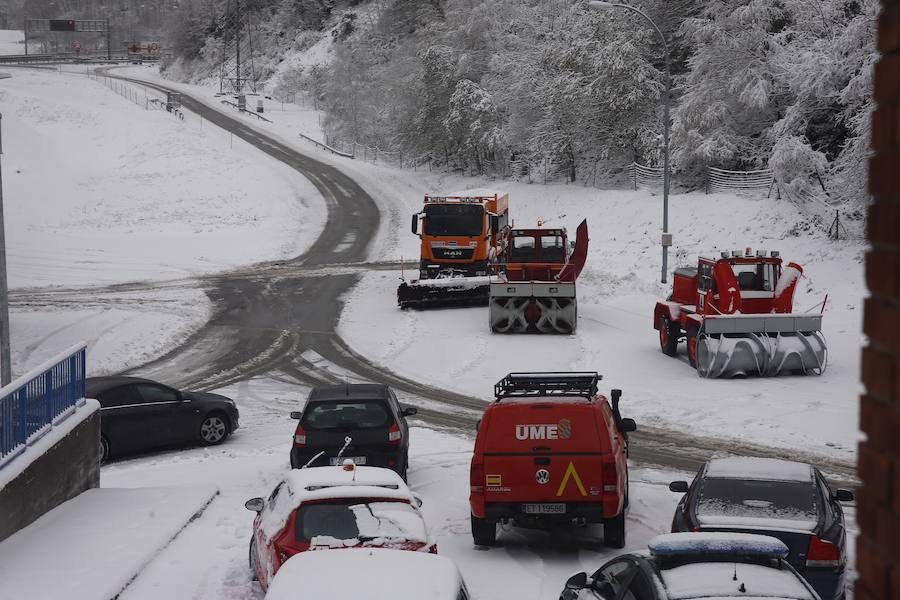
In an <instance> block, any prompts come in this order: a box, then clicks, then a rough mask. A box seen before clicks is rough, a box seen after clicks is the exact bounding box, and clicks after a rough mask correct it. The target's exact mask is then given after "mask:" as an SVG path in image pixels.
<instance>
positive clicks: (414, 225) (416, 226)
mask: <svg viewBox="0 0 900 600" xmlns="http://www.w3.org/2000/svg"><path fill="white" fill-rule="evenodd" d="M411 228H412V232H413V235H419V214H418V213H416V214H414V215H413V216H412V227H411Z"/></svg>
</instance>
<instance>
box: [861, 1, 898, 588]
mask: <svg viewBox="0 0 900 600" xmlns="http://www.w3.org/2000/svg"><path fill="white" fill-rule="evenodd" d="M882 4H883V6H884V11H883V13H882V15H881V18H880V20H879V24H878V29H879V31H878V50H879V52H881V53H882V57H881V59H880V60H879V62H878V64H877V66H876V67H875V101H876V103H877V109H876V111H875V115H874V117H873V122H872V147H873V149H874V151H875V156H874V157H873V158H872V161H871V163H870V173H869V191H870V192H871V193H872V195H873V197H874V199H875V202H874V203H873V204H872V206H871V208H870V209H869V221H868V222H869V240H870V242H871V245H872V249H871V251H870V252H869V254H868V256H867V257H866V281H867V283H868V286H869V292H870V295H871V298H870V299H869V300H868V301H867V302H866V307H865V319H864V324H863V329H864V330H865V332H866V334H867V335H868V336H869V346H868V347H867V348H864V349H863V356H862V377H863V383H864V384H865V386H866V393H865V395H864V396H863V397H862V399H861V402H860V427H861V428H862V430H863V431H864V432H865V433H866V435H867V437H868V440H867V441H866V442H863V443H861V444H860V446H859V476H860V478H861V479H862V481H863V485H862V488H861V489H860V490H859V494H858V498H857V519H858V521H859V526H860V529H861V532H862V533H861V535H860V536H859V538H858V539H857V545H856V547H857V569H858V571H859V576H860V578H859V580H858V581H857V583H856V598H858V599H859V600H882V599H895V600H896V599H900V0H882Z"/></svg>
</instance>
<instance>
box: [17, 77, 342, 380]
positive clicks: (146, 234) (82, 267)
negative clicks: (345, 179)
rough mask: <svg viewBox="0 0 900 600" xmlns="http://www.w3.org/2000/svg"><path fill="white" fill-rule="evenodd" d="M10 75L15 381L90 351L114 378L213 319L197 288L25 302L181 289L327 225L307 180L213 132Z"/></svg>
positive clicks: (111, 98) (60, 84)
mask: <svg viewBox="0 0 900 600" xmlns="http://www.w3.org/2000/svg"><path fill="white" fill-rule="evenodd" d="M12 75H13V76H12V77H11V78H9V79H4V80H2V82H0V112H2V113H3V115H4V119H3V126H4V131H3V134H4V139H3V142H4V144H3V150H4V156H3V167H4V178H3V184H4V204H5V207H4V208H5V216H6V231H7V252H8V254H7V256H8V261H9V281H10V287H11V289H12V290H13V311H14V312H13V316H12V327H11V330H12V346H13V348H14V349H15V350H16V352H15V354H14V356H13V360H14V371H15V372H20V371H21V370H23V369H26V368H28V367H30V366H32V365H34V364H35V361H39V360H40V358H42V357H44V356H46V355H47V354H53V353H54V352H55V349H56V348H58V347H60V346H64V345H66V344H68V343H69V341H70V340H72V339H84V338H87V339H88V341H89V344H90V347H89V353H90V356H91V361H90V370H91V372H92V373H100V372H110V371H117V370H121V369H123V368H125V367H127V366H134V365H136V364H140V363H141V362H143V361H145V360H147V359H149V358H152V357H153V356H155V355H158V354H160V353H162V352H164V351H165V350H167V349H170V348H171V347H172V346H174V345H176V344H177V343H178V342H180V341H181V340H183V339H184V338H185V337H186V336H187V335H189V334H190V333H191V332H192V331H193V330H195V329H196V328H197V327H199V326H200V325H202V324H203V323H204V322H205V321H206V319H207V317H208V315H209V302H208V300H207V299H206V296H205V294H203V293H202V292H201V291H199V290H197V289H193V288H192V287H190V286H171V287H168V288H166V289H161V290H157V291H154V292H152V293H142V294H127V293H120V294H116V293H110V292H104V293H102V294H101V293H97V292H85V293H84V294H81V295H78V294H76V295H74V296H71V297H68V298H67V300H69V302H67V303H61V302H52V303H51V302H46V301H35V300H34V296H35V294H34V293H33V291H34V290H33V288H39V287H40V288H43V287H46V286H65V287H71V288H79V287H87V286H98V285H110V284H116V283H121V282H125V281H147V280H163V279H176V278H188V277H191V276H195V275H199V274H203V273H210V272H217V271H222V270H225V269H228V268H231V267H235V266H239V265H245V264H249V263H253V262H256V261H260V260H266V259H276V258H284V257H289V256H295V255H296V254H299V253H300V252H302V251H303V250H304V249H305V248H306V247H308V246H309V245H310V244H311V243H312V242H313V241H314V240H315V238H316V236H317V234H318V231H319V230H320V229H321V226H322V224H323V223H324V219H325V214H326V213H325V207H324V202H323V201H322V200H321V198H320V197H319V195H318V193H317V192H316V190H315V188H314V187H313V186H312V185H311V184H310V183H309V182H308V180H306V179H305V178H304V177H302V176H300V175H299V174H298V173H296V171H294V170H293V169H290V168H289V167H287V166H285V165H282V164H280V163H277V162H275V161H272V160H271V159H269V158H268V157H265V156H264V155H263V154H262V153H260V152H259V151H257V150H255V149H253V148H251V147H249V146H248V145H246V144H244V143H242V142H240V141H239V140H232V139H231V136H230V135H228V134H225V133H224V132H222V131H221V130H219V129H217V128H214V127H210V126H209V125H208V124H207V125H206V128H205V129H202V124H201V123H198V122H195V121H190V120H185V121H180V120H178V119H176V118H174V117H173V116H172V115H170V114H168V113H166V112H165V111H161V110H146V109H145V108H144V103H143V102H141V103H140V105H137V104H135V103H133V102H131V101H129V100H128V99H125V98H123V97H122V96H120V95H117V94H116V93H114V92H113V91H112V90H110V89H108V88H106V87H104V86H103V85H101V84H100V83H98V82H96V81H92V80H90V79H88V78H87V77H84V76H81V75H75V74H73V73H53V72H49V73H48V72H46V71H37V70H22V69H19V70H16V71H15V72H14V73H13V74H12ZM22 288H29V291H23V292H19V293H17V290H21V289H22ZM160 332H162V333H160ZM57 334H58V335H57Z"/></svg>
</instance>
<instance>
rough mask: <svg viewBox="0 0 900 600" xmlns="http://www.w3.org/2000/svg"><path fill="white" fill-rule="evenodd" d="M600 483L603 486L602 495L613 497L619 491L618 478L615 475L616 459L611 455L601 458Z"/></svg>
mask: <svg viewBox="0 0 900 600" xmlns="http://www.w3.org/2000/svg"><path fill="white" fill-rule="evenodd" d="M600 468H601V469H602V472H601V475H600V481H601V483H602V484H603V495H604V496H605V495H608V494H609V495H613V494H616V493H618V491H619V477H618V474H617V473H616V459H615V458H614V457H613V456H612V455H607V456H604V457H603V460H602V461H601V465H600Z"/></svg>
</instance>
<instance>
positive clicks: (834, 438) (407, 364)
mask: <svg viewBox="0 0 900 600" xmlns="http://www.w3.org/2000/svg"><path fill="white" fill-rule="evenodd" d="M125 72H126V73H128V74H129V75H134V76H142V77H148V78H155V77H158V76H156V75H154V73H153V72H152V71H151V70H150V69H147V68H131V69H126V70H125ZM183 89H185V90H191V91H192V92H194V93H198V94H199V95H201V96H202V97H204V98H205V99H206V100H207V101H208V102H209V103H210V104H211V105H216V104H218V102H217V100H216V98H215V97H214V92H215V90H213V89H211V88H204V87H200V86H187V85H184V86H183ZM248 102H249V103H250V105H251V106H254V105H255V103H254V102H253V101H252V100H248ZM266 104H267V106H269V107H270V108H269V109H267V110H268V112H267V113H266V116H267V117H268V118H269V119H271V120H273V121H274V123H271V124H268V123H261V122H257V121H256V120H255V119H253V118H252V117H250V116H246V117H245V119H246V120H247V122H248V123H249V124H252V125H253V126H255V127H256V128H258V129H259V130H260V131H264V132H266V133H267V134H270V135H274V136H277V137H279V138H280V139H281V140H283V141H285V142H287V143H292V144H293V145H294V146H295V147H297V148H298V149H300V150H301V151H305V152H308V153H310V154H314V155H316V156H317V157H319V158H321V159H322V160H325V161H328V162H331V163H333V164H335V165H337V166H339V167H340V168H342V169H343V170H344V171H345V172H347V173H348V174H350V175H351V176H352V177H354V178H355V179H356V180H357V181H359V182H360V184H361V185H363V186H364V187H365V188H366V189H367V191H369V192H370V193H371V194H372V196H373V197H374V198H375V199H376V201H378V202H379V204H380V208H381V209H382V212H383V214H384V215H385V219H384V220H383V226H382V228H381V231H380V232H379V236H378V238H377V240H376V243H375V244H374V245H373V250H372V254H371V258H372V259H373V260H399V259H401V258H402V259H403V260H404V261H408V263H409V264H410V266H411V267H413V268H414V267H415V265H416V262H417V260H418V253H419V248H418V243H419V239H418V238H417V237H416V236H414V235H412V234H411V233H410V232H409V224H408V223H409V215H411V214H412V213H414V212H418V211H419V210H420V209H421V198H422V195H423V194H425V193H429V192H430V193H441V192H449V191H457V190H462V189H467V188H474V187H492V186H496V187H498V188H500V189H503V190H506V191H508V192H509V193H510V215H511V217H512V218H513V219H514V220H515V222H516V223H517V224H519V225H523V226H534V224H535V223H536V222H537V220H538V219H544V220H546V221H547V222H548V225H550V226H559V225H562V226H567V227H568V228H569V230H570V231H573V230H574V228H575V226H576V225H577V224H578V223H579V222H580V220H581V219H582V218H587V220H588V225H589V228H590V236H591V246H590V253H589V258H588V262H587V266H586V268H585V271H584V273H583V274H582V276H581V278H580V279H579V282H578V296H579V329H578V332H577V334H576V335H574V336H564V337H555V336H543V337H541V338H540V339H538V338H537V337H536V336H514V337H506V336H499V335H492V334H490V333H489V331H488V327H487V310H486V309H483V308H473V309H451V310H441V311H430V312H427V313H420V312H414V311H407V312H405V311H399V310H397V308H396V306H395V304H394V302H393V298H394V297H395V290H396V286H397V284H398V283H399V275H400V274H399V273H391V272H373V273H370V274H367V275H366V276H364V278H363V282H362V284H361V285H360V286H358V287H357V288H356V289H355V290H354V291H353V292H352V293H351V294H350V295H349V297H348V298H347V306H346V309H345V311H344V314H343V317H342V320H341V325H340V333H341V335H342V337H344V339H345V340H347V341H348V342H349V343H350V344H351V346H353V348H354V349H355V350H356V351H358V352H359V353H360V354H362V355H364V356H367V357H369V358H370V359H372V360H374V361H376V362H380V363H381V364H383V365H385V366H386V367H388V368H391V369H392V370H395V371H397V372H399V373H401V374H403V375H406V376H409V377H412V378H414V379H417V380H421V381H428V382H429V383H434V384H437V385H441V386H444V387H447V388H449V389H453V390H457V391H460V392H465V393H468V394H472V395H475V396H482V397H485V399H486V400H487V399H488V397H489V393H490V390H491V387H490V386H491V385H492V384H493V383H494V382H495V381H496V380H497V379H499V378H500V377H501V376H502V375H503V374H505V373H506V372H508V371H511V370H529V369H539V370H546V369H591V370H597V371H599V372H601V373H602V374H603V375H604V377H605V384H606V385H608V386H609V387H621V388H623V389H624V390H625V394H626V396H625V398H626V399H625V406H626V407H627V408H626V410H627V411H628V412H629V414H631V415H633V416H635V417H636V418H637V419H638V421H639V423H645V424H648V425H649V424H652V425H655V426H659V427H670V428H675V429H680V430H684V431H692V432H696V433H698V434H700V435H704V436H712V437H721V438H726V439H727V438H737V439H740V440H742V441H744V442H751V443H757V444H763V445H769V446H777V447H782V448H798V449H801V450H803V451H804V452H806V453H809V454H812V455H817V454H818V455H827V456H830V457H833V458H837V459H840V460H845V461H847V462H852V461H853V460H854V459H855V452H856V442H857V439H858V433H857V426H856V424H857V413H858V402H857V399H858V396H859V393H860V391H861V386H860V384H859V380H860V372H859V368H860V367H859V356H860V350H859V349H860V347H861V345H862V342H863V337H862V334H861V333H860V331H861V329H862V327H861V324H862V321H861V315H862V310H861V309H862V302H863V295H864V292H863V290H864V289H865V285H864V281H863V254H864V252H865V246H864V244H863V243H862V242H861V241H832V240H829V239H828V238H827V236H826V235H824V233H823V232H821V231H820V230H818V229H816V228H815V227H812V226H811V225H810V220H811V219H810V217H809V216H808V215H809V214H811V213H812V214H818V213H819V212H820V211H819V209H814V210H811V209H810V207H805V209H804V212H801V211H800V210H799V209H798V208H797V207H796V206H795V205H793V204H791V203H790V202H787V201H778V200H775V199H774V198H773V199H766V198H764V197H761V196H759V195H751V196H746V197H742V196H737V195H734V194H713V195H705V194H703V193H702V192H699V193H690V194H673V195H672V197H671V198H670V227H669V229H670V231H672V232H673V234H674V239H675V246H674V247H673V248H672V249H671V252H670V270H671V269H674V268H675V267H677V266H685V265H691V264H696V257H697V255H698V254H699V253H701V252H706V253H717V252H718V251H720V250H723V249H727V250H731V249H736V248H737V249H744V248H746V247H751V248H753V249H754V250H756V249H767V250H779V251H780V252H781V253H782V256H783V257H784V258H785V259H786V260H787V261H794V262H797V263H799V264H801V265H802V266H803V267H804V270H805V276H804V279H803V280H802V282H801V284H800V286H799V287H798V291H797V296H796V298H795V302H796V304H795V306H796V308H797V309H798V310H800V311H804V310H807V309H808V308H810V307H812V306H814V305H816V304H817V303H818V302H821V301H822V300H823V299H824V297H825V295H826V294H828V308H827V310H826V313H825V319H824V325H823V329H824V334H825V336H826V338H827V340H828V347H829V363H828V369H827V371H826V372H825V374H824V375H823V376H821V377H779V378H768V379H759V378H754V379H746V380H727V381H726V380H700V379H699V378H698V377H697V375H696V373H695V372H694V371H693V370H692V369H691V368H690V367H689V366H688V364H687V359H686V356H685V355H684V349H683V347H682V349H681V355H680V356H679V359H678V360H673V359H671V358H668V357H666V356H664V355H663V354H662V353H661V352H660V350H659V346H658V342H657V336H656V332H655V330H654V329H653V326H652V315H653V306H654V304H655V302H656V301H657V300H658V299H660V298H664V297H665V296H666V295H667V294H668V292H669V288H668V287H667V286H664V285H662V284H661V283H660V282H659V265H660V250H659V245H658V241H659V231H660V230H661V225H660V223H661V213H662V210H661V204H662V200H661V197H660V195H659V194H658V193H656V192H655V191H648V190H639V191H631V190H597V189H593V188H589V187H584V186H582V185H578V184H576V185H565V184H548V185H543V184H539V183H533V184H529V183H526V182H505V181H503V182H491V181H485V180H483V179H479V178H470V177H461V176H457V175H449V174H446V173H440V172H432V171H429V170H428V169H427V168H426V169H419V170H418V171H417V172H411V171H410V170H409V169H404V170H401V169H396V168H392V167H389V166H385V165H383V164H380V163H379V164H371V163H368V162H364V161H360V160H350V159H345V158H341V157H337V156H334V155H332V154H329V153H327V152H325V151H322V150H320V149H318V148H316V147H315V146H313V145H312V144H310V143H308V142H304V141H302V140H299V139H298V136H297V133H298V132H302V133H304V134H305V135H308V136H310V137H313V138H316V139H322V134H321V129H320V128H319V117H318V113H317V112H316V111H313V110H303V109H299V108H296V107H295V108H293V109H292V110H284V111H281V110H279V107H280V105H279V104H273V103H269V102H267V103H266ZM711 224H714V225H711ZM670 277H671V276H670ZM373 298H378V299H379V301H377V302H373V301H372V299H373ZM373 323H378V324H379V327H377V328H376V327H371V325H372V324H373ZM435 340H441V343H440V344H436V343H435ZM682 346H683V345H682Z"/></svg>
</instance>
